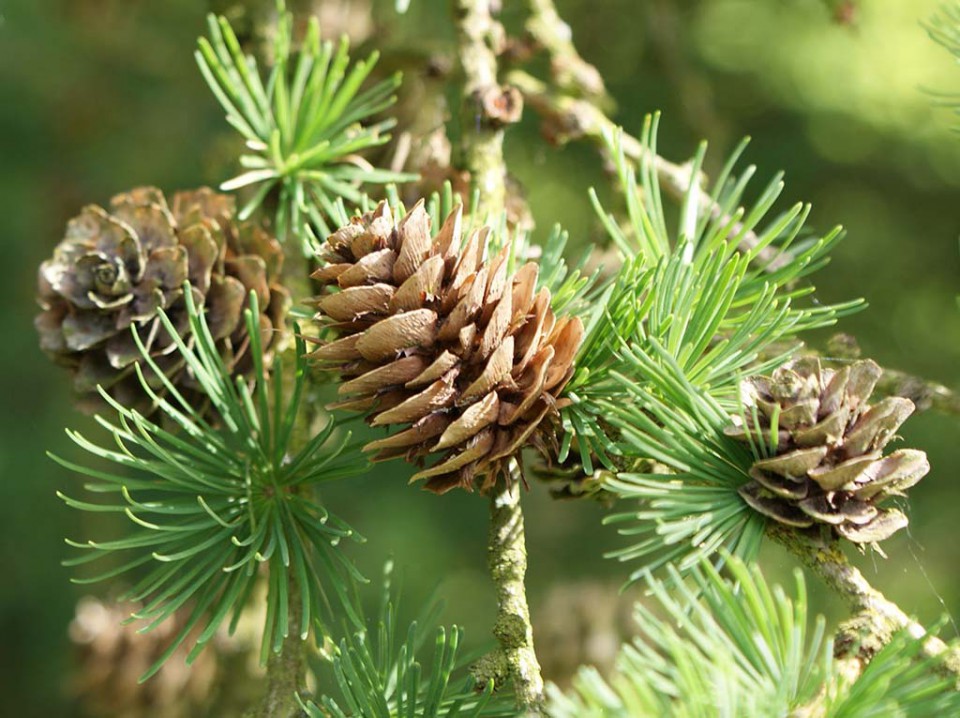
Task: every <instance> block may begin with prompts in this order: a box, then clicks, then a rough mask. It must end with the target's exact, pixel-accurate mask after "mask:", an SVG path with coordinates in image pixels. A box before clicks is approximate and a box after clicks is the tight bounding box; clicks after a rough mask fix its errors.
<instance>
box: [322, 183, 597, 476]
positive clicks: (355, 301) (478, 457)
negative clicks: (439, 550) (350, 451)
mask: <svg viewBox="0 0 960 718" xmlns="http://www.w3.org/2000/svg"><path fill="white" fill-rule="evenodd" d="M490 242H491V234H490V230H489V228H486V227H484V228H481V229H478V230H474V231H472V232H470V233H469V234H467V235H466V236H464V232H463V229H462V215H461V208H460V207H458V208H456V209H455V210H454V211H453V212H452V213H451V214H450V215H449V216H448V217H447V218H446V221H445V222H444V223H443V226H442V227H441V228H440V229H439V231H437V232H436V234H433V235H432V234H431V231H430V219H429V217H428V215H427V213H426V211H425V210H424V207H423V202H422V201H421V202H419V203H417V205H416V206H414V208H413V209H412V210H410V211H409V212H407V213H406V214H404V215H403V216H402V217H399V218H395V217H394V216H393V213H392V211H391V209H390V207H389V206H388V205H387V204H386V203H381V204H380V205H379V206H378V207H377V208H376V210H374V211H373V212H369V213H367V214H365V215H364V216H363V217H357V218H355V219H354V220H353V221H352V222H351V223H350V224H348V225H346V226H345V227H342V228H340V229H339V230H337V231H336V232H335V233H334V234H332V235H331V236H330V237H329V238H328V239H327V242H326V244H325V245H324V248H323V255H322V260H323V261H324V262H325V264H324V266H323V267H322V268H321V269H320V270H318V271H317V272H316V273H315V274H314V278H315V279H317V280H318V281H319V282H320V283H321V284H323V285H325V286H326V287H329V288H332V289H334V290H335V291H334V292H333V293H329V294H325V295H323V296H321V297H319V298H318V299H317V300H316V304H317V307H318V309H319V315H318V316H319V319H320V320H321V321H322V323H323V324H324V326H326V327H328V328H329V329H331V330H333V332H334V333H335V334H336V336H337V339H336V340H335V341H332V342H330V343H328V344H326V345H324V346H322V347H321V348H320V349H318V350H317V351H315V352H314V353H313V354H312V356H313V357H314V358H316V359H318V360H321V361H324V362H330V363H336V364H338V365H339V366H340V372H341V375H342V376H343V379H344V383H343V384H341V386H340V388H339V393H340V395H341V397H342V398H343V401H341V402H339V404H337V406H339V407H341V408H346V409H353V410H358V411H363V412H365V413H366V414H367V416H368V420H369V422H370V423H371V424H372V425H373V426H385V427H391V428H399V429H400V430H399V431H394V432H393V433H391V434H390V435H388V436H387V437H386V438H383V439H380V440H377V441H374V442H371V443H370V444H368V445H367V446H366V447H365V448H366V450H368V451H373V452H376V453H375V459H377V460H382V459H389V458H393V457H401V456H403V457H406V458H407V460H409V461H414V462H416V463H418V464H420V465H423V463H424V462H425V459H427V458H428V457H430V456H434V455H436V456H437V461H436V462H435V463H433V464H432V465H431V466H429V467H427V468H423V469H422V470H420V471H419V472H417V474H415V476H414V477H413V479H414V480H421V479H423V480H426V488H428V489H430V490H432V491H435V492H438V493H443V492H445V491H448V490H449V489H451V488H454V487H457V486H459V487H462V488H466V489H472V488H474V487H475V486H476V487H478V488H479V489H480V490H481V491H486V490H488V489H490V487H492V486H493V485H494V483H495V482H496V479H497V477H498V476H499V475H506V473H507V472H506V471H505V469H506V465H507V462H508V461H509V460H511V459H512V458H515V457H516V456H517V455H518V454H519V452H520V450H521V449H523V448H524V447H525V446H528V445H534V446H539V447H541V448H544V447H545V446H548V445H550V444H552V441H553V440H552V436H551V433H550V431H549V430H548V427H549V426H550V425H551V424H552V422H553V421H554V420H555V418H556V417H557V413H558V408H559V406H560V404H561V402H562V401H563V400H562V399H561V396H560V394H561V391H562V389H563V387H564V386H565V385H566V383H567V381H569V379H570V377H571V376H572V373H573V359H574V356H575V354H576V352H577V350H578V348H579V346H580V343H581V341H582V338H583V325H582V323H581V322H580V320H579V319H578V318H575V317H556V316H555V315H554V313H553V311H552V310H551V308H550V292H549V290H547V289H546V288H541V289H539V290H537V276H538V269H537V266H536V265H535V264H533V263H529V264H526V265H524V266H522V267H520V268H519V269H518V270H517V271H516V272H515V273H513V274H512V275H511V274H510V272H509V268H510V252H509V247H504V248H503V249H501V250H500V251H499V252H497V253H496V254H495V255H494V256H488V245H489V244H490Z"/></svg>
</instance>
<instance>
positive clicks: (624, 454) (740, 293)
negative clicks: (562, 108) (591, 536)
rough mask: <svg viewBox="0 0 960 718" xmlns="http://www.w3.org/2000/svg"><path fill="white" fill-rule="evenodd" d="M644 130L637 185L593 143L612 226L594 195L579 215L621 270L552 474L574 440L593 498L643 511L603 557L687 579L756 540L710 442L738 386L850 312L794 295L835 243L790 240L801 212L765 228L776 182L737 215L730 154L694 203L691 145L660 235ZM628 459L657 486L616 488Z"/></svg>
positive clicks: (732, 452) (596, 319)
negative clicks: (617, 189) (631, 540)
mask: <svg viewBox="0 0 960 718" xmlns="http://www.w3.org/2000/svg"><path fill="white" fill-rule="evenodd" d="M656 130H657V118H656V117H653V118H648V119H647V122H646V124H645V126H644V132H643V137H642V140H643V145H644V147H645V148H646V150H647V151H646V152H645V153H644V155H643V160H642V161H641V163H640V167H639V174H638V173H637V172H635V171H634V169H633V168H632V167H631V165H630V164H629V163H628V161H627V159H626V158H625V156H624V152H623V148H622V145H621V139H620V136H619V135H617V136H611V137H608V142H609V148H610V151H611V153H612V155H613V157H614V158H615V159H616V168H617V174H618V177H619V183H620V185H621V188H622V190H623V193H624V196H625V197H626V214H627V219H628V222H627V226H626V227H621V226H620V225H619V224H618V223H617V221H616V219H615V218H614V217H613V216H612V215H609V214H606V213H604V212H603V210H602V208H601V207H600V205H599V202H598V201H597V200H596V196H595V195H594V204H595V206H596V208H597V211H598V212H599V213H600V216H601V219H602V220H603V223H604V226H605V227H606V229H607V232H608V233H609V235H610V237H611V239H612V241H613V242H614V244H615V245H616V246H617V247H618V249H619V250H620V252H621V253H622V254H623V256H624V262H623V266H622V268H621V269H620V271H619V273H618V275H617V276H616V278H615V279H614V280H613V282H612V284H611V286H610V287H609V288H608V289H607V290H606V291H605V292H603V293H602V294H601V295H600V296H599V297H598V298H597V299H594V300H593V301H591V302H588V303H586V307H588V308H589V311H588V312H587V313H585V314H584V319H585V324H586V328H587V331H586V337H585V340H584V343H583V346H582V348H581V350H580V354H579V356H578V359H577V372H576V374H575V375H574V377H573V379H572V380H571V382H570V385H569V387H568V394H569V396H570V398H571V399H573V404H572V405H571V406H569V407H567V408H565V409H564V410H563V412H562V420H563V424H564V429H565V435H564V438H563V443H562V445H561V460H563V459H564V458H565V457H566V455H567V452H569V451H570V450H571V449H572V447H573V446H574V444H573V441H574V439H576V442H577V444H576V445H577V447H578V450H579V452H580V459H581V462H582V463H583V466H584V467H585V471H586V472H587V473H591V472H592V471H593V470H594V465H595V462H596V461H599V462H600V463H601V464H603V465H604V466H605V467H607V468H608V469H611V470H615V471H616V470H619V471H620V472H621V473H620V474H619V475H618V476H617V479H616V480H614V481H611V482H610V483H609V486H608V488H609V489H610V490H611V491H612V492H613V493H614V494H617V495H619V496H621V497H624V498H640V499H643V500H644V504H643V506H642V508H641V511H639V512H633V513H630V514H619V515H617V516H614V517H612V520H613V521H615V522H618V523H624V522H626V524H627V525H626V526H625V527H624V528H623V529H622V532H623V533H624V534H627V535H640V536H641V537H642V538H641V540H640V541H639V542H638V543H635V544H634V545H632V546H630V547H628V548H626V549H624V550H623V551H619V552H616V554H614V555H616V556H618V557H620V558H621V559H625V558H636V559H643V560H646V559H648V558H649V557H650V555H651V554H652V553H654V551H655V550H656V549H657V548H658V547H662V546H663V545H664V542H665V543H666V545H667V546H668V547H669V550H668V552H667V554H665V555H663V556H661V557H660V559H659V561H658V563H663V562H665V561H668V560H673V561H678V562H680V563H679V565H680V566H681V567H683V568H687V567H689V566H690V565H692V563H695V562H696V561H698V560H700V558H702V557H703V556H705V555H709V554H710V553H711V552H713V551H715V550H716V549H717V548H718V547H719V546H722V545H725V546H727V548H728V549H729V550H731V551H733V552H735V553H738V554H740V555H743V556H749V555H750V553H751V552H752V551H753V550H754V549H755V548H756V546H757V545H758V543H759V535H760V532H761V529H762V524H761V523H760V522H759V521H758V520H756V519H754V518H752V517H750V516H749V514H748V512H747V511H746V507H745V505H744V504H743V503H742V501H741V499H740V498H739V496H738V495H737V494H736V489H737V487H738V486H740V485H741V484H742V483H743V482H744V481H745V480H746V470H747V469H748V468H749V465H750V462H751V461H752V457H750V455H749V453H748V452H746V451H744V450H743V449H742V448H741V447H736V446H734V445H733V443H732V442H731V441H730V440H728V439H726V437H724V436H723V435H722V429H723V426H724V425H725V424H726V423H727V422H728V420H729V416H730V415H732V414H735V413H738V412H739V400H738V391H737V387H738V384H739V380H740V378H741V377H742V376H743V375H744V374H754V373H764V372H767V371H769V370H771V369H772V368H774V367H776V366H777V365H779V364H780V363H782V362H783V361H784V360H786V359H787V358H788V357H789V356H790V355H791V354H792V353H793V351H794V350H795V348H796V346H797V341H796V337H797V335H798V334H800V333H802V332H804V331H809V330H811V329H817V328H821V327H825V326H829V325H831V324H833V323H834V322H836V320H837V319H838V318H839V317H840V316H843V315H844V314H847V313H849V312H852V311H855V310H856V309H858V308H859V307H860V306H861V305H862V303H861V302H848V303H846V304H840V305H820V304H817V303H815V302H812V301H810V295H811V294H812V293H813V291H814V288H813V287H812V286H810V285H809V284H806V283H805V279H806V277H807V276H808V275H809V274H810V273H812V272H813V271H815V270H817V269H819V268H820V267H822V266H823V265H824V264H825V263H826V262H827V261H828V256H827V255H828V253H829V251H830V249H831V248H832V247H833V246H834V245H835V244H836V242H837V241H838V240H839V239H840V237H841V231H840V229H839V228H838V229H834V230H833V231H831V232H830V233H828V234H827V235H826V236H824V237H821V238H803V239H801V232H802V230H803V225H804V222H805V220H806V218H807V215H808V214H809V211H810V207H809V205H802V204H796V205H794V206H793V207H791V208H790V209H788V210H787V211H785V212H782V213H780V214H779V215H776V216H774V217H773V218H772V219H769V220H766V221H765V220H764V218H765V217H766V216H767V215H768V214H769V213H770V210H771V208H772V207H773V205H774V203H775V201H776V200H777V198H778V197H779V195H780V193H781V191H782V189H783V183H782V181H781V179H780V177H779V176H777V177H775V178H774V179H773V180H772V181H771V182H770V183H769V184H768V185H767V187H766V188H765V189H764V190H763V191H762V192H761V193H760V196H759V198H758V199H757V200H756V202H755V203H754V204H753V206H752V207H750V208H749V209H746V208H745V207H744V203H743V198H744V193H745V190H746V187H747V183H748V181H749V179H750V177H751V176H752V174H753V169H752V168H751V169H748V170H747V171H746V172H745V173H744V174H743V175H742V176H740V177H734V176H733V168H734V165H735V164H736V161H737V159H738V158H739V156H740V154H741V153H742V151H743V149H744V147H745V144H742V145H741V146H740V148H739V149H738V150H737V151H736V152H735V153H734V155H733V156H732V157H731V158H730V160H729V161H728V162H727V164H726V166H725V167H724V168H723V170H722V171H721V173H720V175H719V177H718V178H717V181H716V183H715V186H714V188H713V189H712V190H711V191H710V192H709V193H708V192H707V191H706V190H704V189H702V188H701V186H700V183H699V181H698V180H697V179H695V178H698V177H699V175H700V167H701V165H702V163H703V158H704V154H705V151H706V148H705V146H704V145H701V147H700V148H699V150H698V152H697V154H696V155H695V157H694V158H693V160H692V161H691V163H690V178H691V179H690V181H689V183H688V186H687V189H686V192H685V194H684V197H683V201H682V206H681V207H680V210H679V221H678V227H677V229H676V231H675V232H674V233H671V232H670V231H669V230H668V228H667V218H666V212H665V209H664V206H663V202H662V198H661V195H660V186H659V182H658V178H657V170H656V168H655V167H654V164H653V159H652V158H653V157H655V156H656V149H657V148H656ZM747 239H749V240H750V246H749V247H747V248H744V247H743V246H742V243H743V242H744V241H745V240H747ZM771 253H772V254H771ZM638 458H642V459H654V460H655V461H657V462H659V463H660V464H661V465H664V466H665V467H666V469H667V471H666V472H664V471H663V470H662V469H663V466H660V467H655V468H656V469H658V470H656V471H653V472H649V473H641V474H633V473H630V472H629V467H630V466H632V465H634V464H635V463H636V459H638ZM641 571H642V569H641ZM637 575H639V572H638V573H635V574H634V577H636V576H637Z"/></svg>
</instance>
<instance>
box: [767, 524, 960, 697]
mask: <svg viewBox="0 0 960 718" xmlns="http://www.w3.org/2000/svg"><path fill="white" fill-rule="evenodd" d="M768 534H769V535H770V536H771V538H773V539H774V540H775V541H777V542H778V543H780V544H781V545H782V546H784V547H785V548H786V549H787V550H788V551H789V552H790V553H792V554H793V555H794V556H796V557H797V558H799V559H800V561H801V562H802V563H803V565H804V566H806V567H807V568H808V569H810V570H811V571H813V572H814V573H815V574H817V575H818V576H819V577H820V578H821V579H823V581H824V583H826V584H827V586H829V587H830V589H831V590H833V591H835V592H836V593H837V594H839V595H840V596H841V597H842V598H843V599H844V600H845V601H846V602H847V604H848V605H849V606H850V608H851V610H852V611H853V615H852V616H851V618H850V619H848V620H847V621H844V622H843V623H842V624H841V626H840V628H839V630H838V631H837V636H836V639H835V652H836V656H837V658H838V659H839V660H840V661H841V668H842V670H843V671H844V673H845V674H846V675H847V676H848V677H850V678H856V676H858V675H859V674H860V672H861V671H862V670H863V668H864V667H865V666H866V664H867V663H869V662H870V660H871V659H872V658H873V656H874V655H876V653H877V652H878V651H879V650H880V649H881V648H883V647H884V646H885V645H886V644H887V643H889V641H890V639H891V638H892V637H893V636H894V635H895V634H896V633H899V632H900V631H907V632H908V633H909V634H910V635H911V636H913V637H914V638H917V639H922V640H923V654H924V655H926V656H928V657H938V658H940V659H942V661H941V662H940V664H939V665H940V667H941V670H942V671H943V672H944V673H947V674H950V676H951V677H952V678H953V679H955V680H957V681H958V686H960V651H958V650H957V649H956V648H949V647H948V646H947V645H946V644H945V643H944V642H943V641H941V640H940V639H939V638H937V637H935V636H930V635H928V634H927V631H926V629H925V628H924V627H923V626H921V625H920V624H919V623H917V622H916V621H914V620H913V619H911V618H910V617H909V616H907V614H906V613H904V612H903V610H902V609H901V608H900V607H899V606H898V605H897V604H895V603H894V602H893V601H890V600H889V599H888V598H886V597H885V596H884V595H883V594H882V593H880V591H878V590H877V589H875V588H874V587H873V586H871V585H870V582H869V581H867V579H866V578H865V577H864V575H863V574H862V573H861V572H860V571H859V570H858V569H857V568H856V567H855V566H853V565H851V564H850V562H849V561H848V560H847V557H846V556H845V555H844V553H843V551H842V550H841V549H840V547H839V544H838V543H837V541H836V540H835V539H829V540H825V539H823V538H821V537H819V536H815V535H812V534H809V533H807V532H802V531H797V530H796V529H792V528H789V527H785V526H780V525H774V524H771V525H770V527H769V528H768Z"/></svg>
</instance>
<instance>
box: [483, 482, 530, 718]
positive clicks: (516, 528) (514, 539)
mask: <svg viewBox="0 0 960 718" xmlns="http://www.w3.org/2000/svg"><path fill="white" fill-rule="evenodd" d="M520 483H521V482H520V481H512V482H510V484H509V485H507V484H501V485H500V486H499V487H498V489H497V490H496V491H495V492H494V494H493V496H492V497H491V502H490V539H489V545H488V548H487V560H488V567H489V569H490V576H491V577H492V578H493V582H494V584H495V585H496V590H497V620H496V623H495V624H494V627H493V634H494V636H495V637H496V639H497V642H498V643H499V644H500V648H499V650H497V651H496V652H495V653H494V654H492V655H489V656H487V657H486V658H485V659H484V660H483V661H482V662H481V663H480V664H479V665H478V666H477V668H476V669H475V673H476V674H477V678H478V679H479V680H480V682H481V683H485V682H487V681H489V680H490V679H491V678H492V679H493V680H494V682H495V683H500V682H502V681H503V679H504V678H506V677H509V678H511V679H512V680H513V687H514V692H515V694H516V699H517V705H518V706H519V707H520V708H523V709H526V710H528V711H529V712H530V713H529V714H530V715H539V712H540V709H541V707H542V705H543V678H542V676H541V674H540V663H539V662H538V661H537V655H536V653H535V651H534V648H533V627H532V625H531V623H530V608H529V607H528V605H527V592H526V588H525V586H524V577H525V575H526V572H527V547H526V541H525V538H524V530H523V511H522V510H521V508H520Z"/></svg>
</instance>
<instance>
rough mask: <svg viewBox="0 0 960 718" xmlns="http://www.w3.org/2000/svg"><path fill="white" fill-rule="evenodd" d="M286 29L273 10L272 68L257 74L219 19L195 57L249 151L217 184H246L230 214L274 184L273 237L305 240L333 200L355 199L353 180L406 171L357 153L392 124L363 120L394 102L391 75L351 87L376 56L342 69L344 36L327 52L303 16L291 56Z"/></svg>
mask: <svg viewBox="0 0 960 718" xmlns="http://www.w3.org/2000/svg"><path fill="white" fill-rule="evenodd" d="M281 9H282V7H281ZM292 28H293V16H292V15H291V14H289V13H286V12H282V13H281V19H280V21H279V22H278V23H277V34H276V40H275V43H274V49H273V54H274V58H273V61H274V64H273V66H272V67H271V69H270V72H269V74H268V75H267V76H266V79H265V80H264V79H261V76H260V70H259V68H258V65H257V61H256V59H254V58H253V57H252V56H250V55H244V53H243V52H242V50H241V48H240V44H239V42H238V41H237V37H236V35H235V34H234V31H233V29H232V28H231V27H230V24H229V23H228V22H227V20H226V19H225V18H222V17H221V18H217V17H214V16H213V15H211V16H210V18H209V31H210V37H209V39H208V38H200V40H199V49H198V50H197V52H196V58H197V64H198V65H199V66H200V70H201V72H202V73H203V76H204V78H205V79H206V81H207V84H208V85H209V86H210V89H211V90H212V91H213V94H214V95H215V96H216V98H217V100H219V102H220V104H221V105H222V106H223V109H224V110H225V111H226V113H227V121H228V122H229V123H230V124H231V125H232V126H233V127H234V128H235V129H236V130H237V131H238V132H239V133H240V134H241V135H242V136H243V138H244V140H245V141H246V145H247V149H248V150H249V152H248V153H247V154H244V155H243V156H242V157H241V158H240V164H241V166H242V167H243V168H244V170H245V171H244V172H243V173H241V174H240V175H238V176H237V177H235V178H233V179H231V180H229V181H227V182H225V183H223V185H222V187H223V189H225V190H237V189H240V188H245V187H255V188H256V189H255V190H254V192H253V194H252V196H251V198H250V200H249V201H248V202H247V203H246V204H245V205H244V206H243V208H242V209H241V212H240V218H241V219H245V218H246V217H248V216H250V214H252V213H253V212H254V211H255V210H256V209H257V208H258V207H259V206H260V205H261V204H263V202H264V200H265V199H266V198H267V196H268V195H269V194H270V193H271V191H272V190H275V189H276V190H278V192H279V196H278V199H277V214H276V228H277V234H278V236H280V237H286V236H287V235H288V233H293V234H294V235H296V236H298V237H300V239H301V240H303V241H306V238H307V234H308V233H307V227H308V226H309V225H311V224H312V225H313V226H314V227H315V228H316V229H317V231H318V232H320V233H322V234H328V233H329V232H330V231H331V229H330V227H329V226H328V223H327V220H328V219H329V218H330V217H331V216H333V215H334V211H335V210H334V204H335V201H336V199H337V198H344V199H345V200H347V201H349V202H354V203H359V202H360V200H361V197H362V193H361V191H360V186H361V185H363V184H369V183H376V184H382V183H387V182H403V181H407V180H409V179H413V176H411V175H406V174H400V173H396V172H390V171H387V170H381V169H377V168H374V167H372V166H370V164H369V163H368V162H366V161H365V160H363V159H360V158H359V157H358V156H357V153H358V152H362V151H364V150H366V149H369V148H372V147H377V146H379V145H382V144H384V143H385V142H387V141H388V140H389V139H390V136H389V134H388V133H387V131H388V130H389V129H390V128H391V127H393V125H394V124H395V122H394V120H392V119H387V120H382V121H379V122H373V123H371V124H365V123H367V122H368V121H369V120H370V119H371V118H372V117H373V116H374V115H376V114H378V113H380V112H382V111H384V110H385V109H387V108H388V107H390V106H391V105H392V104H393V103H394V101H395V99H396V98H395V97H394V94H393V93H394V91H395V90H396V88H397V86H398V85H399V82H400V78H399V76H394V77H392V78H390V79H388V80H383V81H381V82H378V83H376V84H375V85H373V86H372V87H370V88H368V89H366V90H363V91H361V86H362V85H363V83H364V81H365V80H366V79H367V77H368V76H369V75H370V73H371V71H372V70H373V68H374V65H376V62H377V53H373V54H372V55H370V57H368V58H367V59H366V60H364V61H361V62H358V63H355V64H354V65H353V66H352V67H350V57H349V55H348V47H349V46H348V41H347V39H346V37H344V38H343V39H342V40H341V41H340V43H339V44H338V45H337V46H336V49H335V48H334V45H333V43H331V42H329V41H328V42H321V40H320V27H319V24H318V22H317V19H316V18H315V17H312V18H311V19H310V25H309V28H308V30H307V34H306V37H305V38H304V39H303V42H302V44H301V46H300V48H299V51H298V52H297V53H296V54H294V52H293V48H292V43H293V41H292V37H291V34H292ZM348 67H349V70H348Z"/></svg>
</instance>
